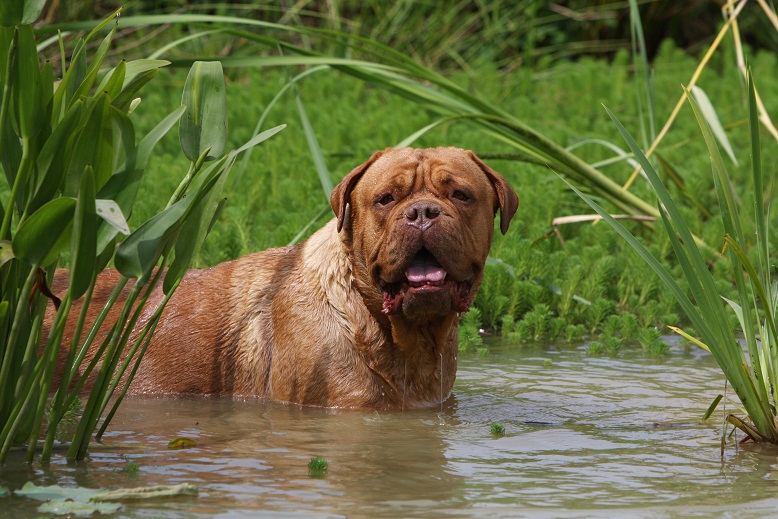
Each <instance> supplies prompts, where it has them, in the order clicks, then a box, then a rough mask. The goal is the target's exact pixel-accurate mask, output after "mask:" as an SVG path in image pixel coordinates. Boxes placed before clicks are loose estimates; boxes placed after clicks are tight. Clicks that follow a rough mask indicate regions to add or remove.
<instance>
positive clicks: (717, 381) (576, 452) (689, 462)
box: [0, 343, 778, 518]
mask: <svg viewBox="0 0 778 519" xmlns="http://www.w3.org/2000/svg"><path fill="white" fill-rule="evenodd" d="M492 346H493V347H492V350H491V351H492V353H491V355H490V356H489V357H487V358H485V359H480V358H474V357H464V358H461V359H460V370H459V377H458V381H457V385H456V387H455V397H454V398H452V399H451V400H449V401H448V402H446V403H445V404H444V405H443V406H441V407H439V408H435V409H429V410H422V411H410V412H380V413H377V412H353V411H351V412H349V411H332V410H324V409H310V408H300V407H295V406H285V405H279V404H272V403H265V402H260V401H254V400H228V399H203V398H141V397H134V398H132V399H130V400H128V401H127V402H126V403H125V404H124V405H123V407H122V409H121V411H120V413H119V415H118V416H117V417H116V419H115V420H114V423H113V424H112V427H111V430H110V432H109V433H108V434H107V435H106V437H105V439H104V444H103V445H102V446H98V445H95V446H94V447H93V448H92V450H91V451H90V459H89V461H88V462H87V463H84V464H81V465H76V466H69V465H67V464H65V463H64V462H62V461H57V462H55V463H52V465H51V466H49V467H46V468H41V467H39V466H38V465H33V466H28V465H25V464H24V463H23V462H22V461H21V457H17V458H14V459H12V460H11V461H9V462H8V463H7V465H6V466H5V467H2V468H0V484H2V485H6V486H9V487H10V488H12V489H16V488H19V487H21V485H22V484H23V483H24V482H25V481H33V482H34V483H36V484H38V485H49V484H59V485H63V486H75V485H80V486H84V487H92V488H96V487H101V488H117V487H134V486H145V485H153V484H177V483H183V482H186V483H194V484H196V485H197V486H198V487H199V489H200V495H199V497H197V498H177V499H168V500H163V501H148V502H143V503H128V504H127V505H126V506H125V507H124V509H123V510H122V511H121V512H120V514H119V515H118V516H119V517H164V518H179V517H181V518H184V517H222V518H233V517H234V518H239V517H257V516H261V517H297V516H299V515H301V514H303V513H304V514H305V516H306V517H315V516H319V517H342V516H349V517H452V516H463V517H474V516H475V517H478V516H488V517H623V516H625V515H629V516H630V517H678V516H685V517H689V516H691V517H695V516H697V517H708V516H717V517H728V516H740V515H742V514H748V515H749V516H751V517H766V516H773V515H774V513H775V510H776V509H778V497H777V496H778V494H777V493H776V490H778V451H775V450H772V449H768V448H759V447H753V446H752V447H750V448H743V447H740V448H738V447H737V446H736V445H735V443H734V441H730V442H729V444H728V445H727V449H726V453H725V457H724V459H723V460H722V459H721V455H720V450H719V445H720V437H721V423H722V416H723V415H722V414H721V413H722V412H721V411H717V413H716V414H715V415H714V417H713V418H712V419H711V420H710V423H708V424H702V423H700V417H701V415H702V413H704V411H705V409H706V408H707V406H708V405H709V403H710V402H711V401H712V400H713V398H714V397H715V396H716V395H717V394H718V393H720V392H722V391H723V387H724V384H723V377H722V376H721V375H720V373H719V372H718V368H716V367H715V364H714V363H713V360H712V359H711V358H710V357H709V356H708V355H705V354H703V353H701V352H696V351H695V352H686V351H685V350H683V349H682V348H680V347H677V346H676V347H674V351H673V353H672V354H671V355H669V356H668V357H666V358H661V359H657V358H655V357H650V356H647V355H645V354H643V353H642V352H639V351H633V352H626V353H622V354H620V355H619V356H618V357H608V356H592V355H589V354H588V353H587V351H586V348H583V347H582V348H555V347H543V348H540V347H538V348H518V347H510V346H500V345H499V344H498V343H495V344H493V345H492ZM731 405H732V404H730V407H731ZM495 421H499V422H500V423H502V424H503V425H504V426H505V429H506V431H505V434H504V435H503V436H493V435H492V434H491V432H490V424H491V423H492V422H495ZM178 436H182V437H186V438H191V439H194V440H195V441H196V442H197V446H196V447H194V448H191V449H184V450H168V449H167V444H168V442H169V441H170V440H171V439H173V438H175V437H178ZM117 447H118V448H117ZM312 456H321V457H324V458H326V459H327V460H328V462H329V469H328V471H327V475H326V477H324V478H312V477H310V476H309V474H308V468H307V464H308V461H309V460H310V459H311V457H312ZM130 462H133V463H134V464H136V465H137V467H138V470H137V472H135V471H129V472H128V471H127V470H126V469H127V467H128V465H129V463H130ZM3 501H4V502H5V504H4V506H3V508H4V511H0V516H4V515H3V514H4V513H6V514H7V513H11V514H12V515H6V516H7V517H36V516H38V515H39V514H37V513H36V512H35V506H36V504H35V503H33V502H31V501H28V500H26V499H22V498H19V497H11V498H6V499H4V500H2V501H0V502H3Z"/></svg>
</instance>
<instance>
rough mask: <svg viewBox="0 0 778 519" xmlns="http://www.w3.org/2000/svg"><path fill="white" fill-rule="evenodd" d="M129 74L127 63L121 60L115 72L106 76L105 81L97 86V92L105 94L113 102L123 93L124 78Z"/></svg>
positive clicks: (112, 71) (114, 69)
mask: <svg viewBox="0 0 778 519" xmlns="http://www.w3.org/2000/svg"><path fill="white" fill-rule="evenodd" d="M126 73H127V62H126V61H124V60H121V61H120V62H119V64H118V65H116V66H115V67H114V68H113V70H111V71H110V72H109V73H108V74H106V75H105V77H104V78H103V81H102V82H101V83H100V84H99V85H98V86H97V92H100V93H102V92H105V93H106V94H108V96H109V97H110V98H111V100H112V101H113V100H114V99H116V96H118V95H119V93H120V92H121V91H122V86H124V77H125V75H126Z"/></svg>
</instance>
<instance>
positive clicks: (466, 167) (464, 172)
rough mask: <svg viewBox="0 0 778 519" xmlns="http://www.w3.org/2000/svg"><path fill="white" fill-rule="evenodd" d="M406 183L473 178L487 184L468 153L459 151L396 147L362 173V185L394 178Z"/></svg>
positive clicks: (455, 149)
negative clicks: (421, 179) (403, 179)
mask: <svg viewBox="0 0 778 519" xmlns="http://www.w3.org/2000/svg"><path fill="white" fill-rule="evenodd" d="M396 177H400V178H405V179H406V181H413V180H414V179H415V180H419V179H420V178H424V179H425V180H432V181H435V180H438V181H446V180H448V179H452V178H472V179H473V180H482V181H483V182H484V183H487V180H486V178H485V176H484V174H483V172H482V171H481V170H480V169H479V167H478V166H477V165H476V163H475V162H474V161H473V160H472V159H471V158H470V156H469V155H468V153H467V152H465V151H463V150H460V149H458V148H429V149H415V148H395V149H391V150H389V151H387V152H386V153H385V154H384V155H382V156H381V157H379V158H378V159H377V160H376V161H375V162H374V163H373V164H372V165H371V166H370V167H369V168H368V170H367V171H366V172H365V175H364V177H363V179H362V182H364V183H365V184H368V185H376V184H380V183H381V182H382V181H387V180H390V179H393V178H395V179H396V180H400V179H399V178H396Z"/></svg>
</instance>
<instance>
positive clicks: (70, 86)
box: [51, 40, 86, 126]
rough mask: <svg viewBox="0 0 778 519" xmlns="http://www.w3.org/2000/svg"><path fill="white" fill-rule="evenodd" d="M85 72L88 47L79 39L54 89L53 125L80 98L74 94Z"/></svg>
mask: <svg viewBox="0 0 778 519" xmlns="http://www.w3.org/2000/svg"><path fill="white" fill-rule="evenodd" d="M63 66H64V64H63ZM85 74H86V48H85V46H84V41H83V40H79V41H78V42H77V43H76V45H75V47H74V48H73V53H72V55H71V58H70V65H69V66H68V67H67V70H66V71H65V74H64V75H63V76H62V79H61V80H60V82H59V84H58V85H57V89H56V90H55V91H54V99H53V103H52V111H51V124H52V125H53V126H56V124H57V122H58V121H59V120H60V119H62V118H63V117H64V116H65V113H66V111H67V110H68V109H69V108H70V106H71V105H72V104H73V103H74V101H78V99H74V95H75V93H76V90H77V89H78V85H80V84H81V80H82V79H83V77H84V75H85Z"/></svg>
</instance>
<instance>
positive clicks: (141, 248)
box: [114, 196, 200, 279]
mask: <svg viewBox="0 0 778 519" xmlns="http://www.w3.org/2000/svg"><path fill="white" fill-rule="evenodd" d="M199 198H200V197H198V196H188V197H186V198H184V199H183V200H181V201H179V202H176V203H175V204H173V205H171V206H170V207H168V208H167V209H165V210H164V211H162V212H161V213H159V214H157V215H155V216H153V217H152V218H150V219H149V220H147V221H146V222H144V223H143V224H142V225H141V226H140V227H138V229H136V230H135V232H133V233H132V234H130V235H129V236H128V237H127V239H125V240H124V241H123V242H122V244H121V245H119V248H118V249H116V256H115V257H114V263H115V265H116V269H117V270H118V271H119V272H121V273H122V275H124V276H125V277H128V278H143V279H146V278H147V277H148V276H149V275H150V274H151V271H152V269H153V268H154V266H155V265H156V264H157V262H158V261H159V258H160V257H162V255H163V254H164V253H165V252H166V251H167V250H168V249H169V248H170V246H171V245H172V244H173V240H174V239H175V237H176V236H177V234H178V232H179V230H180V229H181V225H182V224H183V222H184V218H185V217H186V216H187V214H188V213H189V211H190V209H191V207H192V205H193V204H194V203H196V202H197V201H198V200H199Z"/></svg>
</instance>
